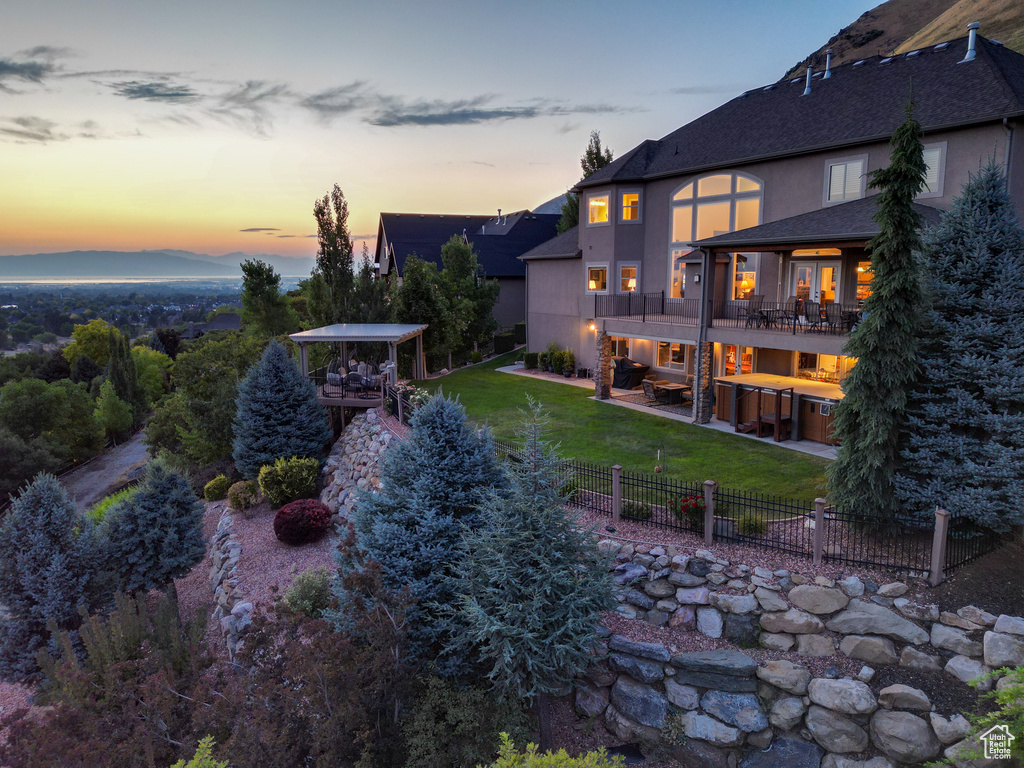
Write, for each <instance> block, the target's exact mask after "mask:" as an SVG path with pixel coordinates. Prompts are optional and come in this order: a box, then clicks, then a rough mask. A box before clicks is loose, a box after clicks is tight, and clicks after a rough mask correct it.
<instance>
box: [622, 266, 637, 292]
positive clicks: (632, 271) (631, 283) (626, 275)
mask: <svg viewBox="0 0 1024 768" xmlns="http://www.w3.org/2000/svg"><path fill="white" fill-rule="evenodd" d="M639 277H640V267H639V266H638V265H636V264H622V265H620V266H619V292H620V293H628V292H630V291H635V290H637V289H638V288H639V287H640V282H639Z"/></svg>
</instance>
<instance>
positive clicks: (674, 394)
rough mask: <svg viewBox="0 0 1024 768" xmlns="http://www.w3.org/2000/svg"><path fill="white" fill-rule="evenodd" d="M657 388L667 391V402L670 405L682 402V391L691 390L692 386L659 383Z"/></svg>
mask: <svg viewBox="0 0 1024 768" xmlns="http://www.w3.org/2000/svg"><path fill="white" fill-rule="evenodd" d="M658 389H661V390H664V391H665V392H668V402H669V404H670V405H678V404H680V403H682V402H683V393H684V392H692V391H693V387H690V386H687V385H686V384H659V385H658Z"/></svg>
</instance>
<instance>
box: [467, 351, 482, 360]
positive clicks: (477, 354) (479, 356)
mask: <svg viewBox="0 0 1024 768" xmlns="http://www.w3.org/2000/svg"><path fill="white" fill-rule="evenodd" d="M469 359H470V361H471V362H473V363H482V362H483V360H484V353H483V352H481V351H480V350H479V349H474V350H473V354H471V355H470V356H469Z"/></svg>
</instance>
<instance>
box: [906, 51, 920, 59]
mask: <svg viewBox="0 0 1024 768" xmlns="http://www.w3.org/2000/svg"><path fill="white" fill-rule="evenodd" d="M919 53H920V51H911V52H910V53H908V54H907V58H908V59H912V58H914V57H915V56H917V54H919Z"/></svg>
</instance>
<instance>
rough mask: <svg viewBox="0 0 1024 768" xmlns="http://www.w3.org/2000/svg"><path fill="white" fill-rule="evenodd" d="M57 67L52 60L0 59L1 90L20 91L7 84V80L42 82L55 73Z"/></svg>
mask: <svg viewBox="0 0 1024 768" xmlns="http://www.w3.org/2000/svg"><path fill="white" fill-rule="evenodd" d="M55 68H56V67H55V66H54V65H53V63H52V62H47V61H15V60H14V59H0V91H3V92H4V93H19V91H16V90H14V89H13V88H11V87H9V86H7V85H5V81H9V80H21V81H22V82H25V83H36V84H40V83H42V82H43V81H44V80H45V79H46V78H47V77H49V76H50V75H51V74H53V71H54V69H55Z"/></svg>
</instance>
